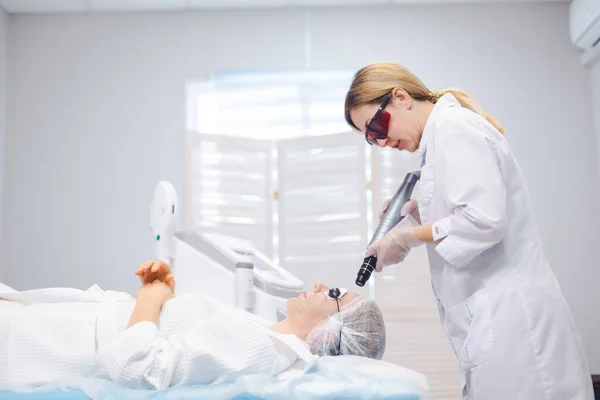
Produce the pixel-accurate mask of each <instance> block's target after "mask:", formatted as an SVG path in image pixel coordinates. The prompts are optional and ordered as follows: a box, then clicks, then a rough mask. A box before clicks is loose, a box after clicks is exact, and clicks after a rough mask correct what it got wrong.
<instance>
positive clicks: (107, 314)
mask: <svg viewBox="0 0 600 400" xmlns="http://www.w3.org/2000/svg"><path fill="white" fill-rule="evenodd" d="M0 297H1V298H5V299H8V300H10V301H0V389H10V388H15V387H22V386H31V385H39V384H45V383H50V382H56V381H62V380H68V379H74V378H81V377H102V378H106V379H110V380H113V381H115V382H117V383H120V384H123V385H126V386H128V387H131V388H144V389H148V388H151V389H162V388H166V387H169V386H173V385H180V384H210V383H220V382H225V381H231V380H234V379H235V378H237V377H239V376H241V375H246V374H255V373H268V374H273V375H277V374H279V373H281V372H282V371H285V370H288V369H294V370H296V371H299V372H300V373H304V372H306V371H307V370H308V369H310V368H311V367H312V366H313V365H314V363H315V362H316V359H317V357H316V356H314V355H312V354H311V353H310V350H309V348H308V346H307V345H306V343H304V342H303V341H301V340H300V339H299V338H297V337H296V336H294V335H280V334H276V333H274V332H272V331H271V330H269V329H267V328H266V326H265V324H264V323H262V321H261V320H260V319H259V318H258V317H255V316H253V315H252V314H249V313H246V312H244V311H241V310H238V309H235V308H233V307H229V306H225V305H223V304H221V303H219V302H217V301H215V300H214V299H211V298H209V297H207V296H203V295H200V294H193V295H190V294H187V295H181V296H177V297H175V298H173V299H171V300H169V301H167V302H166V303H165V304H164V305H163V307H162V309H161V312H160V317H159V323H158V326H156V325H155V324H154V323H152V322H147V321H146V322H140V323H138V324H136V325H134V326H132V327H130V328H127V325H128V322H129V318H130V316H131V312H132V311H133V308H134V306H135V298H133V297H131V296H130V295H128V294H126V293H120V292H112V291H102V290H101V289H100V288H99V287H97V286H95V285H94V286H92V287H91V288H90V289H88V290H87V291H81V290H77V289H63V288H58V289H40V290H31V291H24V292H16V293H0Z"/></svg>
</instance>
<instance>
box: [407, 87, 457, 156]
mask: <svg viewBox="0 0 600 400" xmlns="http://www.w3.org/2000/svg"><path fill="white" fill-rule="evenodd" d="M448 107H461V105H460V103H459V102H458V100H456V97H454V96H453V95H452V94H451V93H446V94H445V95H443V96H442V97H440V98H439V100H438V101H437V102H436V103H435V105H434V106H433V109H432V110H431V114H429V118H427V122H426V123H425V129H423V134H422V135H421V141H420V142H419V149H418V151H417V155H418V156H419V157H423V155H424V154H425V152H426V150H427V143H428V142H429V138H430V137H431V134H432V132H433V126H434V124H435V119H436V118H437V117H438V116H439V115H440V113H441V111H442V110H444V109H446V108H448Z"/></svg>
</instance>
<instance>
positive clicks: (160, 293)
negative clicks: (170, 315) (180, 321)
mask: <svg viewBox="0 0 600 400" xmlns="http://www.w3.org/2000/svg"><path fill="white" fill-rule="evenodd" d="M171 298H173V291H172V290H171V288H170V287H169V285H168V284H166V283H164V282H161V281H159V280H158V279H157V280H155V281H154V282H152V283H147V284H145V285H144V286H142V287H140V288H139V289H138V291H137V300H138V302H139V303H145V304H148V303H151V304H154V305H155V306H158V307H161V306H162V305H163V304H164V303H165V302H166V301H167V300H169V299H171Z"/></svg>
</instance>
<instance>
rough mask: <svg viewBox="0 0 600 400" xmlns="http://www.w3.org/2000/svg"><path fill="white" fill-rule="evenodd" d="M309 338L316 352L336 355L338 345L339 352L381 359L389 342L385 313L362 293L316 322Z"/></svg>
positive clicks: (311, 347) (313, 350)
mask: <svg viewBox="0 0 600 400" xmlns="http://www.w3.org/2000/svg"><path fill="white" fill-rule="evenodd" d="M340 331H341V335H340ZM340 338H341V342H340ZM306 341H307V343H308V344H309V346H310V350H311V352H312V353H313V354H317V355H328V356H335V355H338V346H339V350H340V351H339V355H355V356H362V357H368V358H374V359H377V360H380V359H381V358H382V357H383V353H384V352H385V344H386V331H385V323H384V322H383V314H382V313H381V310H380V309H379V306H378V305H377V303H375V302H374V301H373V300H371V299H367V298H364V297H360V296H359V297H357V298H356V299H354V300H352V301H351V302H350V303H349V304H347V305H346V306H345V307H344V308H342V309H341V310H340V312H339V313H336V314H334V315H332V316H331V317H329V318H327V319H326V320H325V321H323V322H321V323H320V324H319V325H317V326H316V327H315V328H314V329H313V330H312V331H311V332H310V334H309V335H308V338H307V339H306Z"/></svg>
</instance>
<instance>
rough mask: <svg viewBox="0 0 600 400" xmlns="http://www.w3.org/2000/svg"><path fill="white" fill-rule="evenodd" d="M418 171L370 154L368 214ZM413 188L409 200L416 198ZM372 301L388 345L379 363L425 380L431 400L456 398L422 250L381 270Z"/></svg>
mask: <svg viewBox="0 0 600 400" xmlns="http://www.w3.org/2000/svg"><path fill="white" fill-rule="evenodd" d="M418 169H420V159H418V158H417V157H416V156H415V155H412V154H408V153H405V152H402V153H400V152H398V150H394V149H376V151H375V152H374V154H373V177H374V187H379V188H380V189H379V190H375V192H374V197H373V198H374V201H373V204H374V207H373V211H374V214H375V218H376V217H377V215H378V213H379V210H380V208H381V205H382V203H383V202H384V201H385V200H386V199H388V198H390V197H391V196H392V195H393V193H394V191H395V190H396V189H397V188H398V186H399V185H400V184H401V183H402V180H403V179H404V176H405V175H406V174H407V173H408V172H411V171H414V170H418ZM418 193H419V185H418V184H417V186H416V187H415V190H414V192H413V198H417V196H418ZM375 293H376V299H377V302H378V304H379V305H380V307H381V308H382V312H383V313H384V315H385V319H386V327H387V331H388V343H387V346H388V347H387V349H386V353H385V356H384V360H386V361H389V362H393V363H395V364H399V365H402V366H404V367H406V368H410V369H413V370H415V371H419V372H421V373H423V374H425V375H426V376H427V377H428V379H429V385H430V390H431V394H432V398H434V399H436V400H455V399H459V398H461V392H460V388H459V383H460V382H459V378H458V363H457V361H456V357H455V355H454V352H453V350H452V347H451V346H450V342H449V340H448V338H447V336H446V334H445V333H444V331H443V330H442V327H441V324H440V320H439V314H438V309H437V302H436V300H435V297H434V296H433V292H432V289H431V280H430V274H429V263H428V258H427V251H426V248H425V246H420V247H418V248H416V249H412V250H411V253H410V254H409V256H408V257H407V258H406V260H405V261H404V262H402V263H400V264H398V265H395V266H390V267H386V268H385V269H384V270H383V271H382V273H380V274H377V275H376V281H375Z"/></svg>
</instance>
